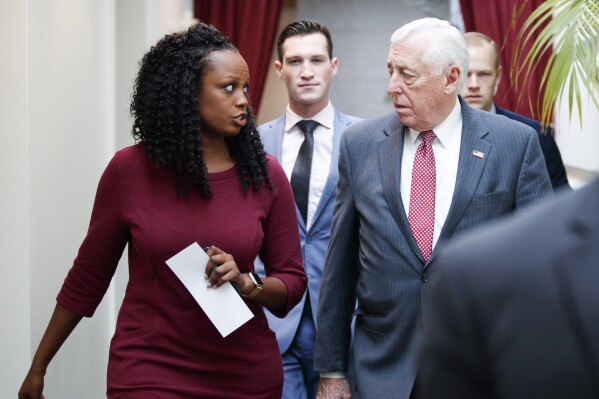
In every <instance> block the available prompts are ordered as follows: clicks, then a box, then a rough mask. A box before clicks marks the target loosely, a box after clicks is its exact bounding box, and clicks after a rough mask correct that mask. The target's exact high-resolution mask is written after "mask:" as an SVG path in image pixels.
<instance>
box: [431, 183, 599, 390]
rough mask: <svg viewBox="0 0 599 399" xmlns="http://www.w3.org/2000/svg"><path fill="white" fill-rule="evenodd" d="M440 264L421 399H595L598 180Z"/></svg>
mask: <svg viewBox="0 0 599 399" xmlns="http://www.w3.org/2000/svg"><path fill="white" fill-rule="evenodd" d="M535 208H536V209H534V210H533V211H531V212H530V213H527V214H525V215H518V216H517V217H514V218H510V219H509V220H505V221H501V222H499V223H497V224H493V225H492V226H485V227H484V228H482V229H481V230H477V231H476V232H474V233H469V234H466V235H464V236H463V237H460V239H458V240H456V241H455V242H452V243H451V244H450V245H448V246H447V247H446V248H445V249H444V250H443V251H442V252H441V253H440V254H439V256H438V258H437V260H438V262H436V263H435V265H434V266H435V267H436V268H438V270H439V273H438V275H437V280H436V281H435V282H434V284H433V285H432V286H431V290H430V291H431V294H430V301H429V302H428V304H427V307H426V309H425V310H426V312H425V319H424V322H425V323H424V326H425V328H424V338H423V356H422V367H421V369H420V373H419V381H420V384H419V385H420V387H421V389H420V393H421V397H422V398H424V399H461V398H471V399H497V398H543V399H562V398H576V399H592V398H594V399H596V398H599V295H597V287H599V180H596V181H594V182H593V183H590V184H589V185H587V186H585V187H583V188H581V189H580V190H578V191H576V192H573V193H572V192H569V193H564V194H563V195H560V196H559V198H556V199H555V200H554V201H548V203H544V204H542V205H541V206H538V207H535Z"/></svg>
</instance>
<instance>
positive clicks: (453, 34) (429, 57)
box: [391, 18, 470, 93]
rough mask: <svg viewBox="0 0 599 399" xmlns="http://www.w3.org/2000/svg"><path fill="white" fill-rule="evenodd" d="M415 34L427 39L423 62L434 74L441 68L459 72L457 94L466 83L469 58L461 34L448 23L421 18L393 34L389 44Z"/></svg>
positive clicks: (439, 71)
mask: <svg viewBox="0 0 599 399" xmlns="http://www.w3.org/2000/svg"><path fill="white" fill-rule="evenodd" d="M415 33H422V34H424V35H425V37H426V38H427V39H428V44H425V46H426V49H425V50H424V62H426V63H427V64H429V66H430V67H431V69H432V70H433V71H434V73H437V74H439V73H441V72H442V71H443V68H445V67H447V66H450V65H457V66H458V67H459V68H460V70H461V72H462V73H461V75H460V81H459V82H458V93H459V92H460V91H461V90H462V87H464V84H465V83H466V75H467V74H468V64H469V63H470V56H469V54H468V46H466V42H465V41H464V37H463V36H462V33H461V32H460V31H459V30H458V29H457V28H456V27H455V26H453V25H451V24H450V23H449V22H448V21H445V20H442V19H437V18H422V19H417V20H415V21H412V22H409V23H407V24H405V25H404V26H402V27H401V28H399V29H398V30H396V31H395V32H393V35H391V43H397V42H400V41H403V40H405V39H407V38H408V37H409V36H411V35H413V34H415Z"/></svg>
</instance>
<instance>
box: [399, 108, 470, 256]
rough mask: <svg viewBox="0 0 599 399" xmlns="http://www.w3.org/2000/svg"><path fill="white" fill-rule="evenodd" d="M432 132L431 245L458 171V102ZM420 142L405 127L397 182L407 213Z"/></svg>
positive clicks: (435, 236) (417, 135)
mask: <svg viewBox="0 0 599 399" xmlns="http://www.w3.org/2000/svg"><path fill="white" fill-rule="evenodd" d="M433 132H435V134H436V135H437V138H436V139H435V140H434V141H433V142H432V147H433V152H434V153H435V169H436V174H437V182H436V186H435V187H436V188H435V194H436V195H435V227H434V230H433V248H434V247H435V244H436V243H437V240H438V239H439V235H440V234H441V229H442V228H443V225H444V224H445V219H447V214H448V213H449V207H450V206H451V199H452V198H453V191H454V189H455V182H456V177H457V174H458V161H459V159H460V143H461V139H462V108H461V106H460V102H459V101H456V104H455V107H454V108H453V110H452V111H451V113H450V114H449V115H448V116H447V118H445V120H444V121H443V122H441V124H440V125H438V126H437V127H435V128H434V129H433ZM420 143H422V138H421V137H420V132H418V131H416V130H413V129H409V131H408V132H407V133H406V137H405V139H404V146H403V156H402V160H401V184H400V190H401V198H402V201H403V205H404V207H405V210H406V214H407V215H409V214H410V192H411V189H412V187H411V186H412V169H413V167H414V157H415V156H416V150H417V149H418V146H419V145H420Z"/></svg>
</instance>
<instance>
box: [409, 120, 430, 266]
mask: <svg viewBox="0 0 599 399" xmlns="http://www.w3.org/2000/svg"><path fill="white" fill-rule="evenodd" d="M420 136H421V137H422V143H421V144H420V145H419V146H418V149H417V150H416V156H415V157H414V168H413V169H412V186H411V191H410V209H409V215H408V221H409V222H410V227H411V228H412V233H413V234H414V238H416V242H417V243H418V247H419V248H420V252H422V256H423V257H424V262H426V261H428V258H429V256H431V253H432V251H433V231H434V227H435V184H436V181H437V175H436V170H435V154H434V152H433V147H432V144H431V143H432V142H433V140H434V139H435V138H436V137H437V136H436V135H435V133H434V132H433V131H432V130H428V131H426V132H421V133H420Z"/></svg>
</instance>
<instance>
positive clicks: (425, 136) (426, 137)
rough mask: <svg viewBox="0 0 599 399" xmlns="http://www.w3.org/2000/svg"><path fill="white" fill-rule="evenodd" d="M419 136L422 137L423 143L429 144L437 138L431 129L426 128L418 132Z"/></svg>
mask: <svg viewBox="0 0 599 399" xmlns="http://www.w3.org/2000/svg"><path fill="white" fill-rule="evenodd" d="M420 136H421V137H422V141H423V142H424V143H425V144H430V143H432V142H433V140H435V139H436V138H437V135H436V134H435V132H433V131H432V130H427V131H424V132H420Z"/></svg>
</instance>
